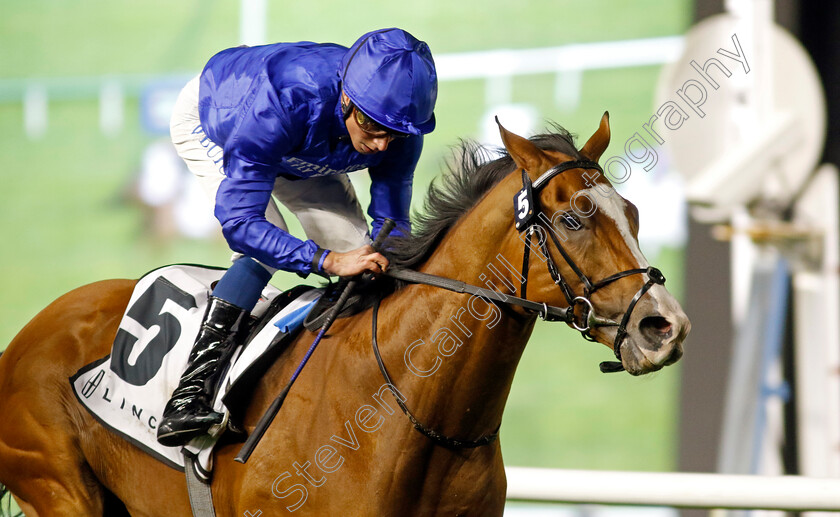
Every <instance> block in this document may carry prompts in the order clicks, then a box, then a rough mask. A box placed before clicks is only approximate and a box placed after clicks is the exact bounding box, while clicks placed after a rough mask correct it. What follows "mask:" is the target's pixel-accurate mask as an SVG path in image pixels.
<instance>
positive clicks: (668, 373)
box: [0, 0, 804, 513]
mask: <svg viewBox="0 0 840 517" xmlns="http://www.w3.org/2000/svg"><path fill="white" fill-rule="evenodd" d="M781 3H782V4H784V5H785V6H787V7H785V8H783V9H780V11H779V12H781V13H783V14H784V15H785V16H787V19H788V21H789V24H788V25H794V26H796V27H798V25H797V24H799V23H800V21H801V20H800V18H799V16H798V15H797V14H796V13H798V12H799V11H798V7H796V8H793V7H790V6H791V5H793V4H796V5H797V6H798V3H796V2H781ZM803 3H804V2H803ZM722 10H723V5H722V2H705V1H698V2H694V1H692V0H672V1H667V2H663V1H661V0H634V1H633V2H622V1H618V0H593V1H588V2H575V1H571V0H542V1H537V0H523V1H520V2H510V1H501V0H483V1H481V2H475V1H463V0H462V1H459V2H453V1H443V0H426V1H424V2H422V3H420V2H416V3H404V2H375V3H374V2H359V3H356V4H347V3H339V2H334V1H333V2H330V1H323V0H320V1H319V0H315V1H312V2H299V3H294V4H290V3H286V2H271V1H268V0H253V1H251V0H242V1H235V0H204V1H197V0H184V1H181V2H169V1H163V0H146V1H144V2H130V1H127V0H110V1H107V2H106V1H103V0H85V1H81V0H65V1H62V2H56V1H54V0H53V1H50V0H25V1H24V0H5V1H4V2H3V5H2V7H0V135H2V137H1V138H0V176H2V178H3V185H2V188H0V242H2V243H3V253H2V254H0V272H2V273H0V274H2V278H3V284H2V287H0V311H2V312H0V349H2V348H3V347H5V346H6V344H7V343H8V342H9V341H10V340H11V339H12V338H13V337H14V335H15V334H16V333H17V332H18V331H19V330H20V328H22V326H23V325H25V324H26V322H27V321H28V320H29V319H31V318H32V317H33V316H34V315H35V314H36V313H37V312H38V311H39V310H40V309H42V308H43V307H44V306H46V305H47V304H48V303H50V302H51V301H52V300H54V299H55V298H56V297H58V296H59V295H61V294H63V293H65V292H67V291H69V290H71V289H73V288H75V287H78V286H80V285H83V284H86V283H89V282H93V281H97V280H100V279H105V278H137V277H139V276H141V275H143V274H144V273H145V272H147V271H148V270H151V269H153V268H156V267H158V266H161V265H165V264H170V263H184V262H186V263H200V264H208V265H215V266H227V265H228V263H229V262H228V260H229V256H230V252H229V250H228V248H227V247H226V245H225V244H224V242H223V240H222V238H221V235H220V232H219V230H218V228H217V226H218V225H217V223H216V222H215V220H213V219H210V218H208V217H207V216H208V214H209V213H210V208H209V207H207V206H206V202H205V201H204V199H203V197H202V196H201V195H199V194H198V193H197V192H196V191H195V190H194V187H195V185H194V184H193V183H192V178H191V177H190V176H189V175H188V173H187V171H186V169H185V168H183V164H182V163H181V161H180V159H178V158H177V156H176V155H175V154H174V149H172V147H171V144H170V143H169V140H168V110H169V108H170V107H171V104H172V102H174V98H175V96H176V95H177V93H178V91H179V89H180V87H181V86H182V85H183V84H185V83H186V81H187V80H188V79H189V78H190V77H192V76H193V75H195V74H197V73H198V72H200V71H201V69H202V67H203V66H204V64H205V62H206V61H207V60H208V59H209V58H210V56H212V55H213V54H214V53H216V52H218V51H219V50H222V49H224V48H228V47H231V46H236V45H239V44H241V43H248V44H258V43H261V42H276V41H300V40H310V41H317V42H335V43H340V44H343V45H346V46H349V45H350V44H352V43H353V41H355V39H356V38H357V37H358V36H360V35H361V34H363V33H365V32H367V31H369V30H373V29H376V28H381V27H388V26H398V27H401V28H404V29H406V30H408V31H409V32H411V33H412V34H414V35H415V36H417V37H418V38H420V39H422V40H425V41H426V42H427V43H428V44H429V46H430V48H431V49H432V52H433V53H434V55H435V58H436V61H437V62H438V67H439V75H440V81H441V82H440V88H439V97H438V104H437V108H436V116H437V129H436V130H435V132H433V133H432V134H431V135H429V136H427V138H426V144H425V148H424V153H423V156H422V158H421V161H420V165H419V167H418V170H417V173H416V177H415V194H414V198H413V206H414V208H415V209H418V210H419V209H421V208H422V201H423V199H424V197H425V190H426V188H427V186H428V185H429V183H430V182H431V181H432V179H433V178H435V177H436V176H438V175H440V174H441V172H442V170H443V169H444V163H445V160H446V159H447V158H448V156H449V155H450V152H451V149H452V148H453V147H454V146H457V145H458V143H459V139H470V140H476V141H479V142H483V143H486V144H489V145H496V143H497V140H496V136H495V134H496V130H495V128H494V127H493V125H492V124H491V121H492V117H493V116H494V115H499V116H500V119H501V121H502V122H503V123H504V124H505V125H506V126H507V127H508V128H509V129H512V130H514V131H516V132H519V133H520V134H526V135H529V134H534V133H538V132H541V131H542V130H544V129H548V128H550V124H551V123H553V122H556V123H559V124H561V125H563V126H564V127H566V128H567V129H568V130H570V131H571V132H572V133H574V134H576V135H579V140H578V143H579V145H582V144H583V142H585V140H586V139H587V138H588V137H589V136H590V135H591V134H592V133H593V132H594V131H595V129H596V128H597V125H598V122H599V120H600V117H601V114H602V113H603V112H604V111H606V110H609V112H610V124H611V129H612V146H611V148H610V149H608V151H607V156H609V155H610V153H613V154H623V153H624V149H623V146H624V144H625V142H627V141H628V140H629V139H630V138H631V136H632V135H633V134H634V133H636V132H637V131H640V130H641V127H642V125H643V124H645V123H647V122H648V121H649V119H650V117H651V116H652V115H653V114H654V112H655V110H656V108H657V106H658V105H659V104H658V103H657V100H656V90H657V82H658V81H659V80H660V76H661V74H662V70H663V65H665V64H666V63H671V62H673V61H675V60H676V59H677V58H678V57H679V56H680V53H681V52H682V50H683V45H684V40H683V37H682V35H683V34H684V33H685V32H686V31H687V30H688V28H689V27H690V26H691V25H692V24H693V23H694V22H695V21H696V20H698V19H700V18H703V17H704V16H706V15H709V14H713V13H716V12H720V11H722ZM717 46H720V47H724V46H725V47H726V48H732V45H731V42H729V41H727V40H724V41H721V42H720V44H719V45H717ZM717 46H716V47H713V48H711V50H710V51H711V54H708V55H706V54H701V55H699V56H697V59H700V58H702V59H706V57H711V55H713V52H714V50H715V48H717ZM672 96H673V95H672ZM659 102H660V103H661V101H659ZM671 169H672V168H671V167H670V166H669V159H668V158H667V155H666V154H665V153H661V154H660V159H659V163H658V165H657V166H656V167H654V168H653V169H652V170H650V171H643V172H639V173H634V174H633V175H632V177H631V178H630V179H629V180H628V181H626V182H625V183H623V184H621V185H620V186H619V190H620V191H621V192H622V193H623V194H624V195H625V196H626V197H628V198H629V199H630V200H631V201H633V202H634V203H635V204H636V205H637V206H638V207H639V210H640V213H641V227H642V234H641V247H642V250H643V252H645V253H646V255H647V257H648V259H649V261H650V262H651V263H652V264H654V265H656V266H658V267H659V268H660V269H661V270H662V271H663V272H664V274H665V276H666V277H667V279H668V283H667V286H668V288H669V290H670V291H671V292H673V293H675V294H676V296H677V297H678V298H679V299H680V300H681V301H684V288H683V286H684V284H685V282H684V279H685V278H686V275H685V273H684V271H685V262H686V246H687V242H688V228H689V222H688V216H687V210H686V207H685V202H684V195H683V180H681V179H680V177H679V176H678V175H677V174H675V173H674V172H673V171H672V170H671ZM352 178H353V181H354V183H355V184H356V186H357V192H358V194H359V197H360V199H361V201H362V204H363V206H366V205H367V201H368V194H367V184H366V181H365V178H364V175H363V174H359V173H354V175H353V176H352ZM287 221H289V222H290V223H291V224H290V225H291V227H292V231H293V233H295V232H296V233H297V235H298V236H302V232H300V229H299V226H297V225H296V221H294V218H293V217H287ZM692 224H694V223H692ZM700 228H701V229H700V230H698V232H700V233H702V235H703V236H702V237H698V238H701V239H706V238H708V239H709V242H708V243H706V242H705V241H702V242H700V241H698V242H700V243H699V244H695V246H699V247H700V248H699V249H700V251H698V253H700V254H701V255H697V257H700V256H703V255H702V253H703V251H702V250H703V249H708V247H709V246H711V247H715V246H724V245H721V244H720V243H717V242H714V241H711V239H710V238H709V237H708V228H707V227H700ZM715 249H718V248H715ZM720 253H723V254H724V255H725V253H726V251H725V250H724V251H722V252H719V253H718V255H717V258H718V259H720V256H721V255H720ZM689 260H690V258H689ZM695 260H700V259H695ZM703 260H705V259H703ZM723 260H724V261H725V259H723ZM727 282H728V280H727V279H726V278H723V279H721V278H717V277H715V278H714V279H712V280H710V281H708V282H705V283H704V284H703V285H702V288H701V290H702V291H703V292H704V293H706V294H707V295H708V298H709V299H710V300H716V299H723V300H726V299H727V298H728V296H729V289H730V288H729V285H728V283H727ZM272 283H273V284H274V285H276V286H278V287H280V288H286V287H290V286H292V285H295V284H297V283H300V280H299V279H298V278H297V277H296V276H294V275H291V274H283V273H279V274H277V275H276V276H275V278H274V280H273V282H272ZM703 303H705V302H700V304H703ZM712 303H714V302H712ZM696 306H697V304H695V307H696ZM688 308H689V311H688V312H689V316H693V314H692V312H691V308H692V307H691V304H689V305H688ZM725 310H727V309H725V308H724V311H725ZM711 325H712V326H715V325H717V327H718V328H719V329H722V331H723V332H726V331H728V330H727V329H726V328H723V327H728V326H729V324H728V320H718V321H717V322H716V323H715V322H712V323H711ZM694 327H695V330H694V332H693V334H692V336H691V337H690V338H689V341H688V343H687V347H686V360H684V361H682V362H681V363H678V364H677V365H675V366H671V367H669V368H666V369H665V370H663V371H661V372H658V373H655V374H652V375H648V376H645V377H643V378H632V377H630V376H629V375H603V374H601V373H600V372H599V371H598V366H597V365H598V363H599V362H600V361H603V360H609V359H610V357H611V355H612V354H611V351H610V350H608V349H607V348H605V347H603V346H601V345H597V344H592V343H588V342H585V341H583V340H581V339H580V337H579V336H578V335H577V333H574V332H572V331H571V330H570V329H568V328H566V327H565V326H560V325H548V324H543V323H539V324H538V326H537V328H536V331H535V334H534V337H533V339H532V340H531V342H530V344H529V346H528V348H527V349H526V351H525V354H524V357H523V359H522V362H521V365H520V367H519V369H518V371H517V375H516V379H515V382H514V386H513V391H512V393H511V396H510V401H509V403H508V406H507V411H506V414H505V420H504V423H503V425H502V429H501V443H502V449H503V451H504V458H505V462H506V464H508V465H520V466H536V467H557V468H576V469H577V468H579V469H611V470H642V471H669V470H675V469H677V468H678V466H680V465H681V464H680V454H679V450H678V447H679V444H680V433H681V431H680V429H681V427H680V418H681V411H682V418H683V422H684V426H685V422H686V421H687V420H686V411H687V410H686V409H685V406H681V404H680V394H681V390H685V389H691V390H693V391H695V390H701V391H702V390H703V389H705V388H706V387H708V386H706V387H704V386H702V384H699V387H698V384H693V385H691V387H690V388H685V387H681V383H683V382H684V378H683V376H684V371H683V369H684V365H685V364H686V361H687V360H688V359H689V358H690V357H691V355H692V354H693V353H694V350H693V347H695V346H704V345H706V342H705V341H702V342H701V341H700V339H698V336H701V339H703V336H705V337H708V336H709V335H710V333H711V331H708V330H707V331H706V332H707V333H706V334H704V333H703V331H702V330H701V331H699V332H698V322H697V321H695V322H694ZM708 339H709V340H710V341H714V342H720V343H726V344H727V346H728V343H729V342H730V341H731V339H732V338H731V336H729V335H726V334H724V335H717V336H715V335H712V336H711V337H708ZM715 350H717V352H716V353H717V354H718V355H720V354H723V355H727V354H728V353H729V352H728V351H727V349H725V348H723V349H721V350H722V352H721V351H720V350H718V349H717V348H715ZM697 372H698V373H695V374H692V376H690V379H689V380H695V381H696V382H697V383H699V382H700V379H701V378H702V376H703V375H704V373H702V372H704V370H702V369H701V370H698V371H697ZM721 375H722V378H723V380H722V381H720V382H717V384H725V382H723V381H725V375H726V371H725V369H724V372H723V374H721ZM713 384H715V383H713ZM710 389H714V386H712V387H710ZM717 401H720V397H718V398H717ZM701 406H702V407H701ZM701 406H698V407H700V409H697V411H703V410H704V409H703V408H707V410H708V411H709V413H710V414H711V415H712V416H710V417H709V418H708V419H707V418H705V417H703V418H698V420H702V424H701V425H708V426H710V427H713V428H715V429H714V433H713V434H715V433H717V428H718V427H719V426H720V423H719V422H720V420H719V417H715V416H714V411H715V409H714V408H715V407H717V408H718V410H717V411H718V412H719V407H720V405H719V404H717V405H716V404H715V402H711V403H710V402H704V403H703V404H701ZM681 408H682V410H681ZM715 418H718V420H717V421H715V420H714V419H715ZM689 421H691V419H689ZM692 425H693V424H692ZM710 432H711V431H710ZM707 434H708V433H707ZM710 439H711V440H712V441H713V440H714V438H713V437H712V438H710ZM684 440H685V438H684ZM701 441H702V440H701ZM692 442H693V443H695V444H696V438H692ZM703 446H704V445H700V446H698V451H699V452H698V455H700V456H702V455H703V452H702V451H704V450H705V451H706V454H707V455H708V456H709V457H710V458H714V455H715V453H714V450H713V449H711V452H709V451H710V450H709V449H703V448H702V447H703ZM686 465H687V466H688V467H691V462H690V461H689V462H688V463H686V462H685V461H683V462H682V467H683V468H685V467H686ZM704 468H705V467H704V466H703V465H698V466H697V467H696V470H702V469H704ZM650 512H653V510H650V511H649V513H650Z"/></svg>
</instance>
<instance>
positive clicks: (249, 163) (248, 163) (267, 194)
mask: <svg viewBox="0 0 840 517" xmlns="http://www.w3.org/2000/svg"><path fill="white" fill-rule="evenodd" d="M249 101H250V104H249V105H248V106H247V108H246V109H245V110H244V112H243V115H242V118H241V120H240V121H239V122H238V123H237V127H236V129H235V130H234V132H233V134H232V135H231V138H230V139H229V140H228V144H227V145H226V146H225V164H224V170H225V178H224V179H223V180H222V183H221V185H220V186H219V190H218V192H217V193H216V209H215V214H216V218H217V219H218V220H219V222H220V223H221V224H222V233H223V234H224V236H225V239H226V240H227V242H228V245H229V246H230V248H231V249H232V250H233V251H236V252H239V253H243V254H245V255H247V256H249V257H253V258H255V259H257V260H259V261H260V262H262V263H263V264H266V265H268V266H271V267H273V268H277V269H282V270H285V271H295V272H299V273H303V274H307V273H310V272H311V262H312V257H313V256H314V254H315V252H316V251H317V249H318V245H317V244H315V242H314V241H312V240H307V241H302V240H300V239H298V238H297V237H294V236H292V235H290V234H289V233H288V232H285V231H283V230H281V229H280V228H278V227H277V226H274V225H273V224H271V223H270V222H269V221H268V220H267V219H266V218H265V211H266V208H267V207H268V203H269V202H272V200H271V191H272V190H273V188H274V181H275V179H276V178H277V172H276V170H277V168H276V167H277V163H279V161H280V158H282V156H283V155H285V154H286V153H288V152H289V151H290V150H291V149H293V148H294V146H295V145H296V142H295V139H294V136H293V135H295V131H294V128H295V127H302V126H296V124H295V120H297V119H299V118H300V117H301V116H303V117H305V116H306V114H305V113H296V112H295V111H305V109H306V108H305V106H306V104H305V103H300V104H298V106H301V107H300V108H298V109H296V110H293V111H291V112H290V111H289V110H285V109H283V108H282V106H281V103H280V102H279V101H278V99H277V97H276V95H275V94H274V93H273V89H259V90H258V91H257V93H256V94H255V95H254V97H252V98H251V99H249ZM304 120H305V119H304Z"/></svg>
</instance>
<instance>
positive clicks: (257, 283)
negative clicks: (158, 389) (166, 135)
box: [157, 28, 437, 446]
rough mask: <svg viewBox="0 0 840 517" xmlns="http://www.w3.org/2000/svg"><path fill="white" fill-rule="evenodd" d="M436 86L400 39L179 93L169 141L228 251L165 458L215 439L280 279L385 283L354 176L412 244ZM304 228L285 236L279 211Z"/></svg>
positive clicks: (209, 72) (172, 417)
mask: <svg viewBox="0 0 840 517" xmlns="http://www.w3.org/2000/svg"><path fill="white" fill-rule="evenodd" d="M436 98H437V74H436V71H435V65H434V61H433V59H432V55H431V52H430V51H429V47H428V46H427V45H426V43H424V42H422V41H419V40H417V39H416V38H414V37H413V36H412V35H411V34H409V33H408V32H405V31H403V30H401V29H395V28H392V29H383V30H377V31H373V32H369V33H367V34H365V35H364V36H362V37H361V38H359V40H358V41H356V43H354V44H353V46H352V47H350V49H347V48H346V47H342V46H340V45H335V44H329V43H327V44H316V43H310V42H300V43H277V44H273V45H265V46H258V47H238V48H231V49H227V50H224V51H222V52H220V53H218V54H216V55H215V56H213V57H212V58H211V59H210V61H209V62H208V63H207V65H206V66H205V68H204V71H203V72H202V73H201V75H199V76H198V77H196V78H194V79H193V80H192V81H190V82H189V83H188V84H187V86H186V87H185V88H184V89H183V90H182V91H181V94H180V95H179V97H178V101H177V103H176V105H175V108H174V111H173V115H172V122H171V135H172V141H173V143H174V144H175V148H176V150H177V151H178V154H179V155H180V156H181V157H182V158H183V159H184V161H185V162H186V163H187V166H188V167H189V169H190V170H191V171H192V172H193V173H194V174H195V175H196V176H197V177H198V178H199V180H200V182H201V184H202V186H203V187H204V189H205V190H206V192H207V194H208V195H209V196H210V197H211V199H212V200H213V201H214V204H215V214H216V218H217V219H218V220H219V221H220V222H221V225H222V233H223V234H224V236H225V239H226V240H227V242H228V244H229V245H230V247H231V249H232V250H233V251H234V252H236V254H235V255H234V259H233V264H232V265H231V267H230V269H228V271H227V272H226V273H225V274H224V276H223V277H222V278H221V279H220V280H219V282H218V284H217V285H216V286H215V288H214V289H213V293H212V296H211V297H210V301H209V304H208V307H207V312H206V314H205V316H204V321H203V322H202V325H201V330H200V331H199V333H198V337H197V339H196V342H195V344H194V345H193V348H192V351H191V353H190V357H189V362H188V364H187V369H186V371H185V372H184V374H183V376H182V377H181V380H180V383H179V385H178V387H177V388H176V389H175V391H174V392H173V394H172V397H171V399H170V400H169V402H168V403H167V405H166V408H165V409H164V412H163V418H162V420H161V421H160V423H159V425H158V429H157V437H158V441H159V442H160V443H162V444H164V445H168V446H175V445H183V444H186V443H187V442H189V441H190V440H191V439H193V438H195V437H197V436H201V435H203V434H207V433H208V432H211V431H212V432H215V431H216V430H217V429H218V428H219V426H220V425H221V423H222V421H223V417H222V415H221V414H219V413H217V412H215V411H213V409H212V407H211V404H212V398H213V394H214V392H215V387H216V384H218V382H219V376H220V375H221V370H222V368H221V365H223V364H224V362H225V361H226V360H227V359H228V357H229V356H230V353H231V352H232V350H233V348H234V347H235V343H234V341H235V338H234V336H235V335H236V334H237V332H238V331H240V330H241V329H243V328H244V327H245V322H247V319H248V318H247V317H248V315H249V314H250V311H251V310H252V309H253V308H254V306H255V305H256V303H257V301H258V299H259V297H260V294H261V293H262V290H263V289H264V288H265V286H266V285H267V284H268V281H269V280H270V279H271V276H272V275H273V274H274V272H275V271H277V270H279V269H282V270H284V271H292V272H296V273H298V274H300V275H302V276H306V275H308V274H309V273H315V274H320V275H324V276H328V275H338V276H352V275H357V274H360V273H362V272H365V271H371V272H374V273H378V272H381V271H384V270H385V268H387V266H388V261H387V259H386V258H385V257H384V256H383V255H381V254H379V253H376V252H374V250H373V248H371V246H370V245H369V243H370V234H369V233H368V226H367V222H366V221H365V218H364V215H363V213H362V210H361V207H360V206H359V202H358V200H357V199H356V194H355V191H354V190H353V187H352V185H351V184H350V181H349V179H348V178H347V176H346V174H347V173H348V172H351V171H355V170H359V169H365V168H366V169H368V172H369V173H370V178H371V187H370V195H371V202H370V206H369V207H368V215H370V216H371V218H372V219H373V232H372V233H373V235H374V236H375V235H376V234H377V232H378V231H379V229H380V228H381V227H382V223H383V221H384V220H385V219H386V218H391V219H394V220H395V221H396V222H397V227H396V228H395V230H394V231H395V232H402V233H406V234H407V233H409V232H410V223H409V214H408V209H409V202H410V200H411V184H412V178H413V175H414V169H415V167H416V165H417V161H418V159H419V157H420V152H421V150H422V147H423V135H424V134H426V133H430V132H431V131H432V130H433V129H434V127H435V117H434V106H435V100H436ZM272 196H273V197H274V198H275V199H276V200H277V201H279V202H280V203H283V205H284V206H286V207H287V208H288V209H289V210H290V211H291V212H292V213H294V215H295V216H296V217H297V218H298V219H299V220H300V223H301V225H302V226H303V230H304V231H305V232H306V236H307V238H308V240H305V241H304V240H300V239H298V238H296V237H293V236H292V235H290V234H289V233H288V228H287V226H286V224H285V222H284V220H283V217H282V216H281V215H280V212H279V211H278V209H277V205H276V204H275V203H274V202H273V201H272V199H271V198H272Z"/></svg>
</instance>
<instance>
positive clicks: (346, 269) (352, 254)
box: [323, 245, 388, 276]
mask: <svg viewBox="0 0 840 517" xmlns="http://www.w3.org/2000/svg"><path fill="white" fill-rule="evenodd" d="M323 268H324V271H326V272H327V273H329V274H331V275H335V276H355V275H358V274H361V273H364V272H365V271H370V272H371V273H382V272H384V271H385V270H386V269H388V259H386V258H385V256H384V255H382V254H381V253H377V252H375V251H373V247H371V246H370V245H365V246H362V247H361V248H357V249H355V250H352V251H348V252H346V253H340V252H338V251H330V252H329V253H328V254H327V257H326V258H325V259H324V266H323Z"/></svg>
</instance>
